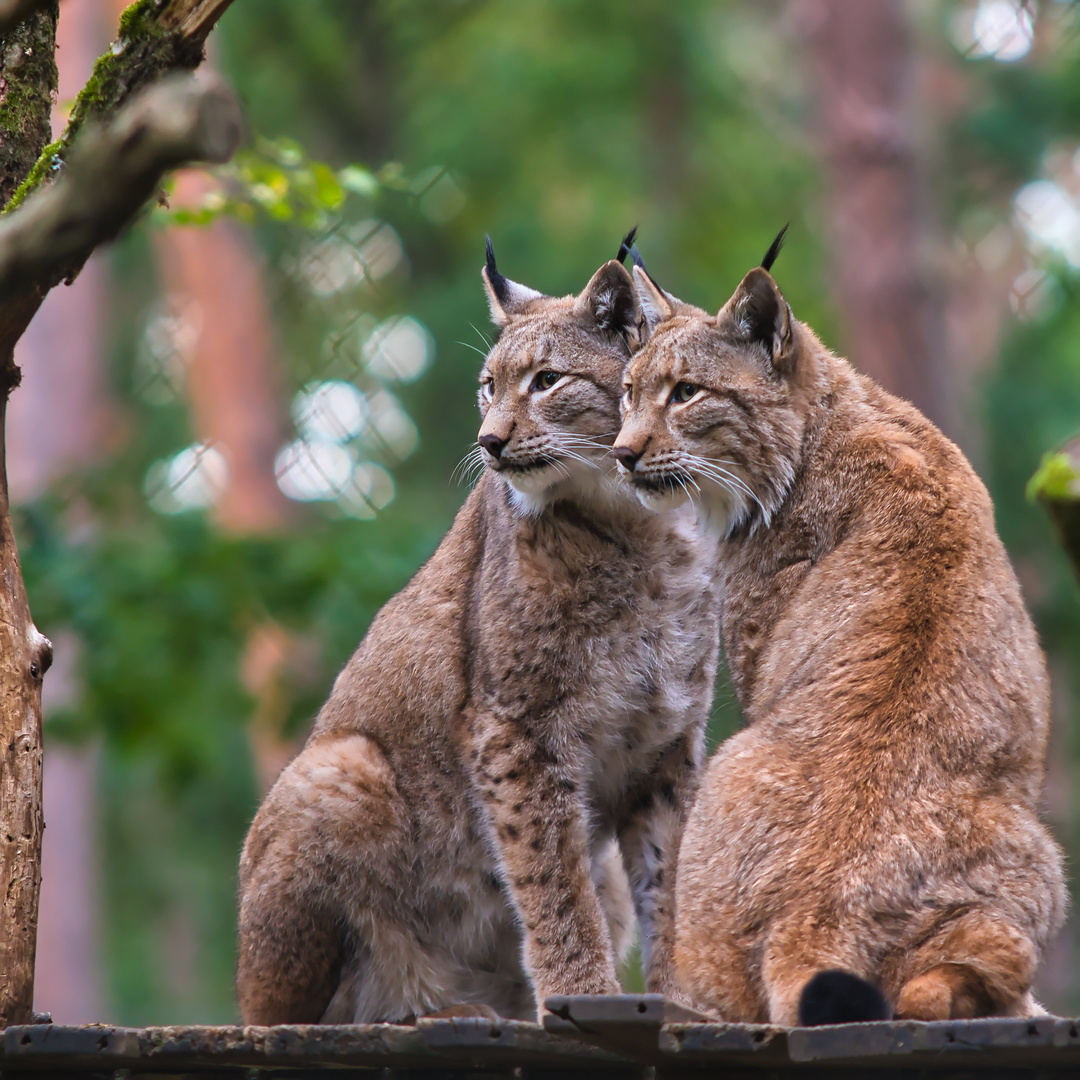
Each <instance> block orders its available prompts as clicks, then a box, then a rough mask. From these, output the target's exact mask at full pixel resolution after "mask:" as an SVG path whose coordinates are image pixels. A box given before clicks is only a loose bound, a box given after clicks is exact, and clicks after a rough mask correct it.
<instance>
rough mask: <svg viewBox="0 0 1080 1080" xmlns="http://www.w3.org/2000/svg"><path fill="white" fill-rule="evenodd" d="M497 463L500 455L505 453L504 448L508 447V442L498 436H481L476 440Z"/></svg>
mask: <svg viewBox="0 0 1080 1080" xmlns="http://www.w3.org/2000/svg"><path fill="white" fill-rule="evenodd" d="M476 441H477V442H478V443H479V444H480V445H481V446H482V447H483V448H484V449H485V450H486V451H487V452H488V453H489V454H490V455H491V456H492V457H493V458H494V459H495V460H496V461H498V460H499V455H500V454H502V452H503V447H505V446H506V440H505V439H500V438H499V436H498V435H481V436H480V438H479V439H477V440H476Z"/></svg>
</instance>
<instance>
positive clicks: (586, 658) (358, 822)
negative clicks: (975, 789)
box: [238, 247, 718, 1024]
mask: <svg viewBox="0 0 1080 1080" xmlns="http://www.w3.org/2000/svg"><path fill="white" fill-rule="evenodd" d="M484 281H485V285H486V288H487V290H488V295H489V301H490V304H491V309H492V314H493V316H494V318H495V321H496V322H497V323H498V324H499V325H500V326H501V327H502V335H501V337H500V339H499V341H498V342H497V344H496V345H495V346H494V348H493V349H492V350H491V352H490V353H489V354H488V356H487V357H486V359H485V363H484V368H483V371H482V374H481V386H480V407H481V411H482V413H483V416H484V420H483V425H482V427H481V429H480V434H479V439H478V444H479V447H478V450H477V453H478V454H479V455H480V457H479V458H478V461H477V463H478V464H481V463H482V464H483V466H484V475H483V476H482V478H481V480H480V482H479V484H478V485H477V487H476V489H475V490H474V491H473V492H472V493H471V494H470V496H469V497H468V499H467V500H466V502H465V505H464V506H463V507H462V509H461V511H460V512H459V514H458V516H457V518H456V520H455V522H454V524H453V526H452V528H451V529H450V532H449V533H448V534H447V536H446V537H445V539H444V540H443V542H442V543H441V544H440V545H439V548H438V550H437V551H436V552H435V554H434V555H433V556H432V558H431V560H430V561H429V562H428V563H427V564H426V565H425V566H424V567H423V568H422V569H421V570H420V571H419V572H418V573H417V574H416V576H415V577H414V578H413V580H412V581H411V582H410V584H409V585H408V586H407V587H406V588H405V589H404V590H403V591H402V592H401V593H399V594H398V595H397V596H396V597H394V599H392V600H391V601H390V602H389V603H388V604H387V605H386V606H385V607H384V608H383V609H382V611H381V612H380V613H379V615H378V616H377V617H376V619H375V621H374V622H373V623H372V626H371V629H370V630H369V631H368V634H367V636H366V637H365V638H364V640H363V641H362V642H361V644H360V646H359V648H358V649H357V651H356V653H355V654H354V655H353V657H352V659H351V660H350V661H349V663H348V664H347V665H346V667H345V669H344V670H343V671H342V673H341V675H340V676H339V677H338V679H337V682H336V683H335V685H334V688H333V691H332V692H331V694H330V698H329V700H328V701H327V702H326V704H325V705H324V706H323V709H322V711H321V712H320V714H319V717H318V719H317V721H316V723H315V727H314V730H313V731H312V733H311V736H310V738H309V739H308V742H307V744H306V746H305V747H304V749H303V750H302V752H301V753H300V755H299V756H298V757H297V758H296V760H295V761H293V762H292V764H291V765H289V766H288V768H286V770H285V771H284V772H283V773H282V775H281V777H280V778H279V780H278V781H277V783H276V784H275V785H274V787H273V789H272V790H271V791H270V793H269V794H268V795H267V797H266V800H265V801H264V803H263V805H262V807H261V808H260V810H259V812H258V815H257V816H256V818H255V821H254V823H253V824H252V827H251V831H250V833H249V835H248V838H247V842H246V844H245V846H244V853H243V857H242V860H241V864H240V963H239V975H238V989H239V996H240V1004H241V1009H242V1012H243V1016H244V1020H245V1021H246V1022H248V1023H258V1024H273V1023H287V1022H293V1023H296V1022H313V1021H319V1020H322V1021H323V1022H327V1023H331V1022H356V1023H361V1022H367V1021H376V1020H386V1021H395V1020H402V1019H404V1018H406V1017H408V1016H410V1015H420V1014H423V1013H429V1012H431V1011H434V1010H440V1009H445V1008H447V1007H454V1006H458V1005H460V1004H462V1003H474V1004H477V1005H486V1006H489V1007H491V1008H494V1009H495V1010H497V1011H498V1012H499V1013H500V1014H502V1015H504V1016H507V1017H521V1018H535V1016H536V1014H537V1009H538V1007H542V1004H543V1000H544V998H545V997H546V996H547V995H549V994H553V993H611V992H618V990H619V983H618V980H617V977H616V959H617V952H618V945H619V939H626V938H627V937H628V934H627V933H625V932H620V931H626V930H627V929H628V928H629V924H630V923H632V921H633V917H634V914H636V917H637V920H638V922H639V924H640V926H641V928H642V936H643V939H644V952H645V956H646V961H647V971H648V980H649V985H650V987H651V988H653V989H655V990H658V991H668V992H673V990H674V983H673V979H672V975H671V950H672V942H673V902H672V901H673V897H672V893H673V889H674V878H675V857H676V854H677V851H678V842H679V838H680V836H681V832H682V826H683V821H684V817H685V812H686V808H687V807H688V805H689V802H690V797H691V794H692V792H693V790H694V789H695V786H696V782H697V774H698V768H699V765H700V762H701V760H702V758H703V745H704V725H705V720H706V716H707V714H708V709H709V704H710V701H711V697H712V682H713V675H714V671H715V665H716V657H717V649H718V643H717V615H716V603H715V596H714V593H713V587H712V581H711V574H710V566H711V561H712V559H711V555H709V554H707V553H706V552H705V551H703V550H702V546H701V543H700V540H699V538H698V536H697V533H696V531H695V529H694V527H693V520H692V518H689V517H688V518H685V519H683V520H680V519H679V518H677V517H676V518H671V519H667V520H665V519H661V518H658V517H656V516H655V515H652V514H648V513H646V512H645V511H644V510H643V509H642V508H641V506H640V505H639V504H638V503H637V501H636V499H634V498H633V496H632V494H630V493H629V491H628V490H627V489H626V486H625V484H624V483H623V482H621V481H620V480H619V479H618V477H617V476H615V475H613V473H614V464H613V462H612V461H611V458H610V445H611V441H612V439H613V438H614V435H615V432H616V430H617V428H618V424H619V397H620V395H621V393H622V379H623V372H624V369H625V366H626V362H627V359H628V357H629V355H630V341H632V340H633V338H634V335H635V334H636V328H637V326H638V322H639V313H638V311H637V307H636V303H635V301H634V294H633V287H632V282H631V278H630V275H629V274H628V273H627V271H626V270H625V268H624V267H623V266H622V265H621V264H620V263H619V262H617V261H615V260H612V261H611V262H609V263H607V264H605V265H604V266H603V267H601V268H600V269H599V270H598V271H597V272H596V274H595V275H594V276H593V278H592V280H591V281H590V283H589V285H588V286H587V287H586V289H585V290H584V291H583V292H582V293H581V294H580V295H579V296H568V297H564V298H551V297H546V296H542V295H541V294H540V293H538V292H535V291H533V290H532V289H528V288H525V287H524V286H521V285H518V284H515V283H514V282H511V281H509V280H507V279H506V278H504V277H503V276H502V275H501V274H499V272H498V270H497V269H496V267H495V262H494V258H493V257H492V256H491V253H490V247H489V254H488V265H487V267H486V268H485V271H484ZM616 845H617V848H618V853H614V861H613V859H612V855H613V849H614V848H615V846H616ZM619 853H621V865H620V860H619ZM624 871H625V872H624ZM627 878H629V883H630V886H631V889H632V893H633V906H634V912H633V913H631V912H629V911H628V910H626V911H623V910H620V906H619V904H618V903H617V902H616V901H617V900H618V896H619V890H618V886H619V883H620V882H621V884H622V895H623V896H625V895H626V882H627ZM627 907H628V905H627ZM605 912H606V915H607V918H605ZM609 926H610V929H609Z"/></svg>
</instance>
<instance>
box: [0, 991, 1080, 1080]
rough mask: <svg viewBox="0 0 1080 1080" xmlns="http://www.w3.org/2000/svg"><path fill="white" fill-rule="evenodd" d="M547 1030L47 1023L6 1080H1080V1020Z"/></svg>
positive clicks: (662, 1007)
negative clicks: (49, 1079)
mask: <svg viewBox="0 0 1080 1080" xmlns="http://www.w3.org/2000/svg"><path fill="white" fill-rule="evenodd" d="M547 1005H548V1006H549V1008H548V1013H547V1015H546V1016H545V1023H544V1025H543V1026H540V1025H538V1024H529V1023H523V1022H521V1021H505V1022H503V1021H493V1020H487V1019H474V1018H469V1019H437V1020H436V1019H425V1020H420V1021H419V1022H418V1023H417V1024H415V1025H410V1026H404V1025H395V1024H362V1025H325V1026H318V1025H303V1026H282V1027H272V1028H266V1027H238V1026H237V1027H156V1028H120V1027H107V1026H102V1025H91V1026H87V1027H65V1026H63V1025H58V1024H34V1025H27V1026H23V1027H10V1028H8V1029H7V1030H6V1031H3V1032H2V1033H0V1077H3V1080H15V1078H20V1077H25V1078H27V1080H29V1078H32V1077H45V1076H53V1077H61V1076H63V1077H81V1078H84V1080H90V1078H104V1077H110V1078H120V1077H144V1078H148V1077H153V1076H157V1077H172V1078H176V1077H184V1076H190V1077H201V1078H205V1077H220V1078H225V1077H231V1078H240V1077H243V1078H245V1080H264V1078H265V1080H270V1078H272V1077H296V1078H303V1077H316V1076H323V1077H348V1076H366V1077H370V1078H376V1077H377V1080H397V1078H401V1080H412V1078H416V1080H420V1078H430V1080H436V1078H438V1080H458V1078H460V1080H466V1078H469V1080H484V1078H487V1077H492V1078H494V1077H506V1078H507V1080H526V1078H536V1080H540V1078H546V1077H569V1078H573V1077H575V1076H576V1077H581V1078H582V1080H594V1078H595V1080H624V1078H626V1080H629V1078H635V1080H679V1078H687V1080H689V1078H696V1080H703V1078H704V1077H707V1076H718V1077H725V1078H731V1080H751V1078H754V1080H785V1078H788V1077H792V1078H795V1077H798V1078H801V1080H825V1078H826V1077H836V1076H843V1077H850V1078H855V1077H860V1076H867V1077H871V1076H872V1077H876V1078H885V1080H889V1078H895V1080H901V1078H903V1080H915V1078H923V1077H926V1078H929V1077H942V1078H950V1080H973V1078H975V1077H979V1078H980V1080H1006V1078H1012V1077H1016V1078H1019V1077H1027V1078H1032V1077H1036V1076H1037V1077H1038V1078H1039V1080H1058V1078H1062V1080H1064V1078H1065V1077H1069V1078H1076V1077H1078V1076H1080V1033H1078V1029H1077V1021H1075V1020H1065V1019H1058V1018H1046V1019H1042V1020H966V1021H948V1022H942V1023H933V1024H921V1023H913V1022H893V1023H875V1024H844V1025H839V1026H836V1027H822V1028H793V1029H791V1030H783V1029H781V1028H774V1027H767V1026H758V1025H749V1024H718V1023H709V1022H701V1021H700V1020H698V1019H696V1018H695V1017H694V1014H690V1013H687V1011H686V1010H682V1009H680V1008H679V1007H678V1006H676V1005H674V1004H673V1003H671V1002H668V1001H665V1000H664V999H663V998H661V997H659V996H658V995H655V994H640V995H636V994H620V995H616V996H612V997H605V998H597V997H562V998H552V999H549V1001H548V1002H547Z"/></svg>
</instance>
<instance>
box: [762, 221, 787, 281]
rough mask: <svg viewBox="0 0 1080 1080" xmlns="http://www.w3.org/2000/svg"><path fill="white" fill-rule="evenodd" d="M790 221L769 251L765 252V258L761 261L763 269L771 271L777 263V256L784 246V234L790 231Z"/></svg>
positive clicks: (777, 235) (778, 234)
mask: <svg viewBox="0 0 1080 1080" xmlns="http://www.w3.org/2000/svg"><path fill="white" fill-rule="evenodd" d="M790 224H791V222H790V221H789V222H788V224H787V225H785V226H784V227H783V228H782V229H781V230H780V231H779V232H778V233H777V234H776V239H775V240H774V241H773V242H772V243H771V244H770V245H769V250H768V251H766V252H765V258H764V259H762V260H761V267H762V269H763V270H771V269H772V264H773V263H774V262H776V256H777V255H779V254H780V249H781V248H782V247H783V246H784V233H786V232H787V231H788V225H790Z"/></svg>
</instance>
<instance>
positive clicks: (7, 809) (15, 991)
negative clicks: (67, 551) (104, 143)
mask: <svg viewBox="0 0 1080 1080" xmlns="http://www.w3.org/2000/svg"><path fill="white" fill-rule="evenodd" d="M56 17H57V7H56V4H55V3H53V4H51V5H49V7H48V8H45V9H43V10H40V11H36V12H34V13H33V14H32V15H31V16H30V18H29V19H27V20H26V21H25V22H23V23H21V24H19V25H17V26H15V27H14V28H13V29H12V30H10V31H9V32H8V33H7V34H5V35H4V37H3V39H2V40H0V87H2V89H0V104H2V106H3V108H2V112H0V203H6V202H7V201H8V199H9V198H10V197H11V194H12V192H13V191H14V190H15V188H16V187H17V186H18V185H19V184H20V183H21V182H22V179H23V177H25V176H26V174H27V173H28V172H29V171H30V168H31V167H32V166H33V164H34V161H35V160H36V159H37V157H38V155H39V154H40V153H41V150H42V148H43V147H44V146H45V144H46V143H47V142H48V141H49V137H50V134H51V130H52V129H51V126H50V119H49V117H50V111H51V108H52V95H53V93H54V92H55V90H56V63H55V61H54V59H53V56H54V53H55V50H56ZM13 344H14V342H12V343H11V345H13ZM11 345H9V346H8V347H7V349H6V350H4V351H2V352H0V693H2V695H3V710H2V713H0V1027H4V1026H6V1025H7V1024H11V1023H20V1022H22V1023H25V1022H26V1021H28V1020H29V1019H30V1017H31V1015H32V1012H33V1003H34V950H35V948H36V945H37V917H38V889H39V887H40V884H41V834H42V830H43V829H44V820H43V818H42V810H41V679H42V676H43V675H44V674H45V671H46V669H47V668H48V666H49V664H50V662H51V661H52V646H51V645H50V644H49V642H48V641H47V640H46V639H45V638H44V637H42V636H41V635H40V634H39V633H38V632H37V629H36V628H35V627H34V623H33V620H32V619H31V617H30V604H29V602H28V601H27V599H26V589H25V587H24V585H23V580H22V572H21V570H20V568H19V553H18V551H17V549H16V547H15V537H14V536H13V535H12V531H11V518H10V516H9V513H8V488H7V471H6V462H5V454H4V445H5V443H4V438H5V427H6V420H7V400H8V395H9V394H10V393H11V391H12V390H13V389H14V388H15V387H16V386H18V384H19V369H18V368H17V367H16V366H15V362H14V357H13V355H12V349H11Z"/></svg>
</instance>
